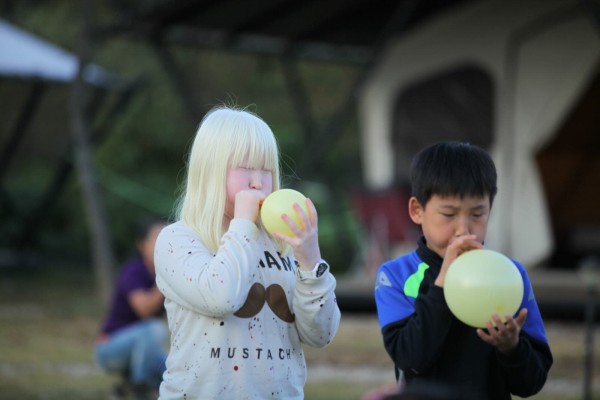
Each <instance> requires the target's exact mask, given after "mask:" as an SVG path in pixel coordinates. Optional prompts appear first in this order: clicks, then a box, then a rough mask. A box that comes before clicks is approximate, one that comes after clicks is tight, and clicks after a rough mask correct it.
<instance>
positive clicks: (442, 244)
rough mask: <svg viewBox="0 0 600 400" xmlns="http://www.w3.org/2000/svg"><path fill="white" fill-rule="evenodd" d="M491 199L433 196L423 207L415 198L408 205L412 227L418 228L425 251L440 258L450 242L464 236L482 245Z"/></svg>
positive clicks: (487, 197) (485, 197)
mask: <svg viewBox="0 0 600 400" xmlns="http://www.w3.org/2000/svg"><path fill="white" fill-rule="evenodd" d="M490 207H491V206H490V198H489V196H488V195H486V196H484V197H464V198H460V197H458V196H450V197H441V196H438V195H434V196H432V197H431V198H430V199H429V201H428V202H427V204H426V206H425V207H423V206H422V205H421V204H420V203H419V202H418V200H417V199H416V198H415V197H411V198H410V200H409V203H408V208H409V214H410V217H411V219H412V220H413V222H414V223H416V224H419V225H421V229H422V230H423V236H425V240H427V247H429V248H430V249H431V250H433V251H435V252H436V253H437V254H438V255H439V256H440V257H442V258H443V257H444V255H445V254H446V248H447V247H448V245H449V244H450V243H452V241H453V240H454V239H455V238H456V237H458V236H463V235H475V236H476V237H477V241H479V242H480V243H483V241H484V240H485V234H486V232H487V225H488V221H489V217H490Z"/></svg>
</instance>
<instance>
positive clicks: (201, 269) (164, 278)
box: [155, 219, 259, 317]
mask: <svg viewBox="0 0 600 400" xmlns="http://www.w3.org/2000/svg"><path fill="white" fill-rule="evenodd" d="M258 236H259V230H258V228H257V227H256V225H254V224H253V223H252V222H250V221H246V220H243V219H233V220H232V221H231V224H230V226H229V230H228V231H227V232H226V233H225V235H223V238H222V242H221V245H220V247H219V250H218V252H217V254H216V255H215V254H212V253H211V252H210V251H209V250H208V249H207V248H206V247H205V246H204V245H203V243H202V241H201V240H200V238H199V236H198V235H197V234H196V233H195V232H194V231H193V230H192V229H191V228H189V227H187V226H185V225H183V224H182V223H175V224H172V225H169V226H167V227H166V228H164V229H163V230H162V231H161V233H160V235H159V236H158V238H157V241H156V247H155V266H156V283H157V286H158V288H159V289H160V290H161V292H162V293H163V294H164V295H165V298H167V299H170V300H172V301H174V302H176V303H178V304H180V305H181V306H183V307H186V308H188V309H191V310H193V311H195V312H198V313H200V314H203V315H207V316H212V317H222V316H225V315H227V314H231V313H234V312H235V311H236V310H238V309H239V308H240V307H241V306H242V305H243V304H244V302H245V300H246V297H247V295H248V291H249V290H250V286H251V283H252V273H251V271H252V268H254V267H256V265H257V263H258V255H257V254H259V253H258V252H257V251H256V248H255V247H256V246H257V245H256V240H257V238H258Z"/></svg>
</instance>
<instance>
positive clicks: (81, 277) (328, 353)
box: [0, 268, 600, 400]
mask: <svg viewBox="0 0 600 400" xmlns="http://www.w3.org/2000/svg"><path fill="white" fill-rule="evenodd" d="M102 311H103V310H102V307H101V306H99V304H98V303H97V302H96V301H95V298H94V287H93V284H92V274H91V271H88V270H85V269H73V268H61V269H49V268H46V269H26V270H0V399H17V398H18V399H21V400H27V399H51V400H53V399H62V400H65V399H67V400H68V399H106V398H108V395H109V391H110V389H111V387H112V386H113V385H114V384H115V383H116V378H114V377H112V376H108V375H106V374H104V373H103V372H102V371H101V370H100V369H99V368H98V367H97V366H96V365H95V364H94V360H93V353H92V350H93V341H94V337H95V335H96V331H97V328H98V325H99V323H100V319H101V318H102ZM546 328H547V331H548V332H547V333H548V338H549V341H550V344H551V347H552V350H553V353H554V356H555V363H554V366H553V368H552V370H551V372H550V376H549V380H548V383H547V385H546V387H545V388H544V390H543V391H542V393H540V394H539V395H537V396H535V397H534V399H537V400H559V399H560V400H570V399H573V400H574V399H581V398H582V388H583V383H582V382H583V378H582V377H583V358H584V329H583V326H582V324H580V323H563V322H557V321H547V323H546ZM597 331H598V330H597ZM599 347H600V343H598V332H596V345H595V360H596V361H597V360H599V359H600V349H599ZM306 359H307V363H308V382H307V385H306V388H305V393H306V398H307V399H311V400H313V399H314V400H325V399H327V400H338V399H339V400H342V399H344V400H352V399H357V400H360V399H361V397H362V395H363V394H364V393H366V392H368V391H370V390H373V389H375V388H377V387H379V386H381V385H384V384H386V383H389V382H392V381H393V369H392V365H391V362H390V360H389V359H388V356H387V355H386V354H385V351H384V350H383V346H382V343H381V336H380V333H379V328H378V326H377V321H376V318H375V316H374V315H368V314H365V315H349V314H344V315H343V317H342V323H341V326H340V331H339V333H338V335H337V337H336V339H335V340H334V341H333V343H331V345H329V346H328V347H326V348H325V349H312V348H306ZM599 370H600V365H596V373H595V376H594V382H595V393H596V395H597V396H598V395H599V394H600V390H599V382H600V371H599Z"/></svg>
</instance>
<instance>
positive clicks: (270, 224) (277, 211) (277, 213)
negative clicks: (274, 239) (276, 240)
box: [260, 189, 308, 236]
mask: <svg viewBox="0 0 600 400" xmlns="http://www.w3.org/2000/svg"><path fill="white" fill-rule="evenodd" d="M294 203H298V204H299V205H300V207H301V208H302V209H303V210H304V212H305V213H306V215H307V216H308V207H307V206H306V197H304V195H303V194H302V193H300V192H298V191H297V190H294V189H280V190H276V191H274V192H273V193H271V194H270V195H268V196H267V197H266V198H265V200H264V201H263V203H262V206H261V209H260V219H261V221H262V224H263V226H264V227H265V229H266V230H267V232H269V233H270V234H273V232H281V233H283V234H284V235H288V236H295V235H294V232H292V230H291V229H290V227H289V226H288V225H287V224H286V223H285V221H283V220H282V219H281V216H282V215H283V214H287V215H288V217H290V218H291V220H292V221H294V222H295V223H296V225H298V226H299V227H300V228H302V227H303V226H302V221H301V220H300V216H299V215H298V213H297V212H296V210H294Z"/></svg>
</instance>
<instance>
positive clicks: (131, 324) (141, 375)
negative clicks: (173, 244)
mask: <svg viewBox="0 0 600 400" xmlns="http://www.w3.org/2000/svg"><path fill="white" fill-rule="evenodd" d="M165 225H166V221H164V220H163V219H160V218H157V217H146V218H143V219H142V220H140V221H139V222H138V224H137V226H136V230H135V246H136V250H137V255H136V257H134V258H133V259H131V260H130V261H128V262H127V263H126V264H125V265H124V266H123V267H122V268H121V270H120V273H119V277H118V279H117V282H116V285H115V288H114V291H113V297H112V302H111V305H110V308H109V310H108V313H107V314H106V316H105V318H104V322H103V324H102V326H101V329H100V332H99V334H98V338H97V340H96V345H95V356H96V361H97V363H98V365H100V367H102V368H103V369H104V370H105V371H107V372H109V373H116V374H119V375H121V376H122V377H123V378H124V382H122V383H120V384H119V385H117V386H116V387H115V390H114V393H113V394H114V395H115V396H117V397H124V396H126V395H127V393H128V392H131V393H133V395H134V397H135V398H136V399H146V398H152V397H154V398H156V393H157V390H158V386H159V385H160V381H161V379H162V374H163V372H164V371H165V360H166V357H167V352H166V350H165V343H166V339H167V335H168V329H167V326H166V323H165V320H164V296H163V295H162V293H161V292H160V291H159V290H158V289H157V287H156V281H155V276H156V274H155V271H154V245H155V243H156V237H157V236H158V234H159V232H160V231H161V229H162V228H163V227H165Z"/></svg>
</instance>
